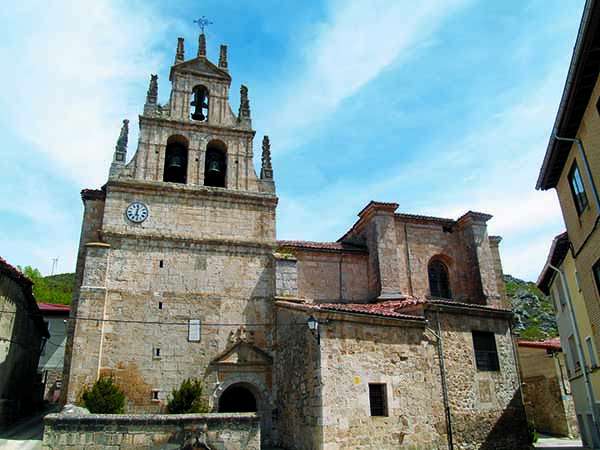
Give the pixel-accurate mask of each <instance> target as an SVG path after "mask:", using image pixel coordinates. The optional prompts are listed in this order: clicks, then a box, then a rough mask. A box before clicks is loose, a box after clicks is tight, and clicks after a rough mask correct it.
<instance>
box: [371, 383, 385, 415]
mask: <svg viewBox="0 0 600 450" xmlns="http://www.w3.org/2000/svg"><path fill="white" fill-rule="evenodd" d="M386 394H387V393H386V386H385V384H379V383H377V384H375V383H369V405H370V407H371V415H372V416H387V415H388V408H387V395H386Z"/></svg>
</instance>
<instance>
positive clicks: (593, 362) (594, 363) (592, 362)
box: [585, 336, 598, 367]
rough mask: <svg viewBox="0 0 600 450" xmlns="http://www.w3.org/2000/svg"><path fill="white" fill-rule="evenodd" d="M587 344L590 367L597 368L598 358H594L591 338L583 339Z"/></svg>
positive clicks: (594, 351)
mask: <svg viewBox="0 0 600 450" xmlns="http://www.w3.org/2000/svg"><path fill="white" fill-rule="evenodd" d="M585 343H586V344H587V350H588V354H589V355H590V365H591V366H592V367H598V358H597V357H596V350H595V349H594V343H593V342H592V338H591V336H587V337H586V338H585Z"/></svg>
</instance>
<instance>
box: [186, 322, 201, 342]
mask: <svg viewBox="0 0 600 450" xmlns="http://www.w3.org/2000/svg"><path fill="white" fill-rule="evenodd" d="M188 341H190V342H199V341H200V320H198V319H190V320H189V321H188Z"/></svg>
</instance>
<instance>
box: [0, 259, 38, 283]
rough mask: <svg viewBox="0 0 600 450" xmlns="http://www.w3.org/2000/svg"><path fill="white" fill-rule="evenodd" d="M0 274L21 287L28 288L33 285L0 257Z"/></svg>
mask: <svg viewBox="0 0 600 450" xmlns="http://www.w3.org/2000/svg"><path fill="white" fill-rule="evenodd" d="M0 272H2V273H5V274H6V275H8V276H9V277H10V278H12V279H13V280H14V281H16V282H17V283H19V284H20V285H21V286H25V287H29V286H31V285H33V281H31V280H30V279H29V278H28V277H27V276H26V275H24V274H23V272H21V271H20V270H19V269H17V268H16V267H14V266H12V265H10V264H9V263H8V262H7V261H6V260H5V259H4V258H2V257H1V256H0Z"/></svg>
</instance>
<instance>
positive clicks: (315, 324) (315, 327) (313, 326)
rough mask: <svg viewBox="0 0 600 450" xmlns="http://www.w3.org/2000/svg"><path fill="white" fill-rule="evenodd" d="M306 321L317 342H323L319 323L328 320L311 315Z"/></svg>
mask: <svg viewBox="0 0 600 450" xmlns="http://www.w3.org/2000/svg"><path fill="white" fill-rule="evenodd" d="M306 323H307V324H308V329H309V330H310V331H311V333H312V334H313V335H314V336H315V337H316V338H317V344H321V333H320V331H319V323H326V322H319V321H318V320H317V319H315V318H314V317H313V316H310V317H309V318H308V320H307V321H306Z"/></svg>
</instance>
